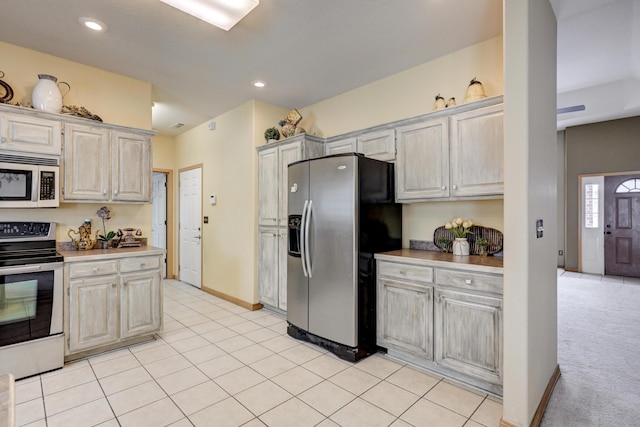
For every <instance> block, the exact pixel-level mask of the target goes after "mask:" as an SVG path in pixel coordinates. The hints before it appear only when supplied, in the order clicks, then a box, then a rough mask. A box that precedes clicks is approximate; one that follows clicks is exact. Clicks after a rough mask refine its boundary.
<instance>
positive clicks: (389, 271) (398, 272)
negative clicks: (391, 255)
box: [378, 261, 433, 283]
mask: <svg viewBox="0 0 640 427" xmlns="http://www.w3.org/2000/svg"><path fill="white" fill-rule="evenodd" d="M378 275H380V276H386V277H393V278H396V279H401V280H409V281H412V282H423V283H433V268H431V267H421V266H417V265H409V264H400V263H395V262H386V261H379V262H378Z"/></svg>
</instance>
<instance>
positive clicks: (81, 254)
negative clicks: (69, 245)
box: [58, 246, 166, 262]
mask: <svg viewBox="0 0 640 427" xmlns="http://www.w3.org/2000/svg"><path fill="white" fill-rule="evenodd" d="M165 252H166V250H164V249H162V248H156V247H154V246H140V247H138V248H120V249H113V248H112V249H91V250H88V251H76V250H58V253H59V254H60V255H62V256H63V257H64V262H84V261H93V260H101V259H114V258H130V257H132V256H144V255H162V254H164V253H165Z"/></svg>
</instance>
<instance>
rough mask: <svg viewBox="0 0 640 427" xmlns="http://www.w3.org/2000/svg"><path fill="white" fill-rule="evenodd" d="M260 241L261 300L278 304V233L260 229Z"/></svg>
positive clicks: (259, 276) (273, 230)
mask: <svg viewBox="0 0 640 427" xmlns="http://www.w3.org/2000/svg"><path fill="white" fill-rule="evenodd" d="M258 234H259V243H258V291H259V294H260V295H259V297H260V302H261V303H263V304H267V305H270V306H272V307H277V306H278V233H277V230H276V229H275V228H273V229H260V231H259V232H258Z"/></svg>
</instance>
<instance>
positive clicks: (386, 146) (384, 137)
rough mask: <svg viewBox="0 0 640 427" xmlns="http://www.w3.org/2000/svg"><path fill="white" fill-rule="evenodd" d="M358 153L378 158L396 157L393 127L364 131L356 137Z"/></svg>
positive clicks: (390, 158)
mask: <svg viewBox="0 0 640 427" xmlns="http://www.w3.org/2000/svg"><path fill="white" fill-rule="evenodd" d="M358 153H362V154H364V155H365V156H367V157H371V158H372V159H378V160H384V161H389V160H394V159H395V158H396V134H395V130H394V129H384V130H379V131H373V132H368V133H365V134H364V135H361V136H359V137H358Z"/></svg>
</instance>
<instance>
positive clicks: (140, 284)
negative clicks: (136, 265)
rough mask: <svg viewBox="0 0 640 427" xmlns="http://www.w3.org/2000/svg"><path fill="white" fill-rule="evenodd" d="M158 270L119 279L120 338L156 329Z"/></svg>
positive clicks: (158, 317) (159, 308) (159, 299)
mask: <svg viewBox="0 0 640 427" xmlns="http://www.w3.org/2000/svg"><path fill="white" fill-rule="evenodd" d="M161 286H162V279H161V277H160V270H149V271H143V272H140V273H125V274H122V275H121V276H120V338H121V339H125V338H131V337H137V336H141V335H144V334H150V333H153V332H157V331H159V330H160V324H161V323H160V322H161V319H162V305H161V304H162V294H161V292H162V291H161Z"/></svg>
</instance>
